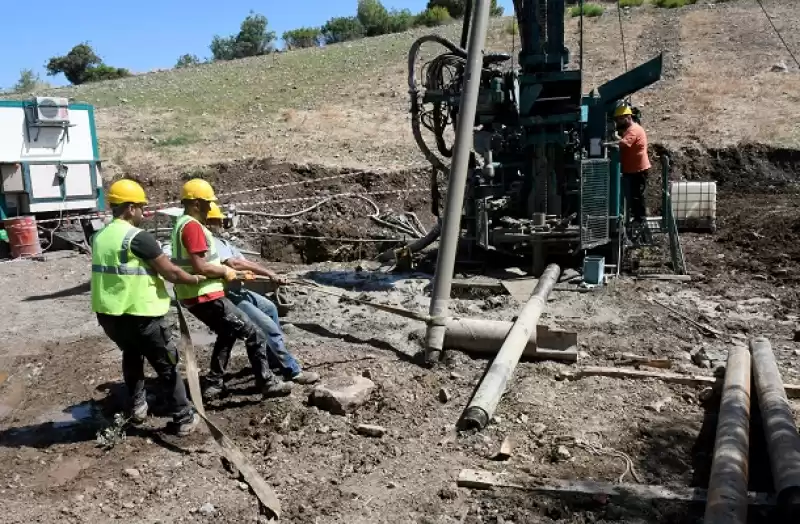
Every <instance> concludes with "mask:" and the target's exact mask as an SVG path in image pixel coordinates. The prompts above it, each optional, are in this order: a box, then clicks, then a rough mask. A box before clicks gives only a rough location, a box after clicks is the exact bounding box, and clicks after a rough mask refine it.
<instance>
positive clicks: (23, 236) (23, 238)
mask: <svg viewBox="0 0 800 524" xmlns="http://www.w3.org/2000/svg"><path fill="white" fill-rule="evenodd" d="M4 225H5V228H6V232H7V233H8V244H9V247H10V248H11V258H19V257H30V256H37V255H41V254H42V246H41V244H39V229H38V228H37V227H36V218H35V217H31V216H25V217H16V218H8V219H6V220H5V221H4Z"/></svg>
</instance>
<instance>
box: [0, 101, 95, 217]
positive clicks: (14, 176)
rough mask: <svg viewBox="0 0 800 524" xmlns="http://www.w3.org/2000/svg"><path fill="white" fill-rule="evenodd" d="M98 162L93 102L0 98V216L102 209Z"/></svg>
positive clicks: (68, 212)
mask: <svg viewBox="0 0 800 524" xmlns="http://www.w3.org/2000/svg"><path fill="white" fill-rule="evenodd" d="M100 163H101V161H100V153H99V148H98V144H97V129H96V128H95V121H94V107H93V106H91V105H89V104H76V103H72V104H71V103H69V100H68V99H66V98H58V97H34V98H31V99H29V100H0V178H1V179H2V181H1V183H0V218H7V217H8V218H10V217H15V216H21V215H35V216H36V217H37V218H43V217H52V216H56V217H58V216H66V215H68V214H70V215H75V214H81V213H87V212H94V211H101V210H103V209H104V207H105V204H104V199H103V183H102V178H101V174H100Z"/></svg>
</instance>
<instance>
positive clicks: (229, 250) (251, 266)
mask: <svg viewBox="0 0 800 524" xmlns="http://www.w3.org/2000/svg"><path fill="white" fill-rule="evenodd" d="M224 220H225V214H224V213H223V212H222V210H221V209H220V207H219V206H218V205H217V204H216V203H213V202H212V203H211V211H209V212H208V217H207V218H206V226H208V228H209V229H210V230H211V233H212V234H213V235H214V242H215V247H216V250H217V253H218V254H219V259H220V262H222V263H223V264H224V265H226V266H228V267H230V268H231V269H233V270H235V271H252V272H253V274H255V275H260V276H265V277H268V278H270V279H272V281H273V282H275V283H276V284H278V285H281V284H286V283H287V281H286V279H284V278H282V277H280V276H279V275H278V274H276V273H275V272H274V271H272V270H270V269H268V268H266V267H264V266H262V265H260V264H257V263H255V262H251V261H250V260H247V259H246V258H245V257H244V255H243V254H242V253H241V252H240V251H239V250H238V249H236V247H235V246H233V245H231V244H230V243H228V242H227V241H226V240H225V239H223V238H222V236H221V234H222V223H223V221H224ZM225 296H226V297H228V298H229V299H230V301H231V302H233V304H234V305H236V307H238V308H239V309H240V310H242V312H243V313H244V314H245V315H247V316H248V317H249V318H250V320H252V321H253V323H254V324H255V325H256V326H258V328H259V329H260V330H261V331H262V332H263V333H264V335H266V337H267V347H268V353H267V357H268V358H269V362H270V367H271V368H272V369H277V370H278V372H279V373H281V375H283V378H284V380H290V381H292V382H296V383H298V384H313V383H315V382H317V381H319V375H318V374H317V373H313V372H310V371H303V370H302V369H301V368H300V364H299V363H298V362H297V359H295V358H294V357H293V356H292V354H291V353H289V351H288V350H287V349H286V344H285V343H284V336H283V330H282V329H281V325H280V320H279V319H278V308H277V307H276V306H275V304H273V303H272V301H271V300H269V299H268V298H267V297H265V296H263V295H260V294H258V293H254V292H253V291H250V290H249V289H246V288H244V287H243V286H242V284H241V282H238V281H235V282H231V283H229V284H228V285H227V286H226V290H225Z"/></svg>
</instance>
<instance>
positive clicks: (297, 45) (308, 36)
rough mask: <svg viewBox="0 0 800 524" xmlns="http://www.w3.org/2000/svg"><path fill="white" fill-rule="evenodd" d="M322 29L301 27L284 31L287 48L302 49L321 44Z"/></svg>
mask: <svg viewBox="0 0 800 524" xmlns="http://www.w3.org/2000/svg"><path fill="white" fill-rule="evenodd" d="M319 39H320V29H319V28H318V27H301V28H299V29H292V30H291V31H286V32H285V33H283V41H284V43H285V44H286V49H301V48H305V47H317V46H318V45H319Z"/></svg>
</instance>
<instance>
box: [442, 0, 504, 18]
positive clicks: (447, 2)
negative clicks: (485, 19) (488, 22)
mask: <svg viewBox="0 0 800 524" xmlns="http://www.w3.org/2000/svg"><path fill="white" fill-rule="evenodd" d="M469 1H471V0H428V5H427V8H428V9H433V8H435V7H444V8H445V9H447V12H448V14H449V15H450V16H452V17H453V18H463V17H464V12H465V11H466V9H467V2H469ZM503 11H504V10H503V8H502V7H500V6H498V5H497V0H492V7H491V12H490V13H491V15H492V16H503Z"/></svg>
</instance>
